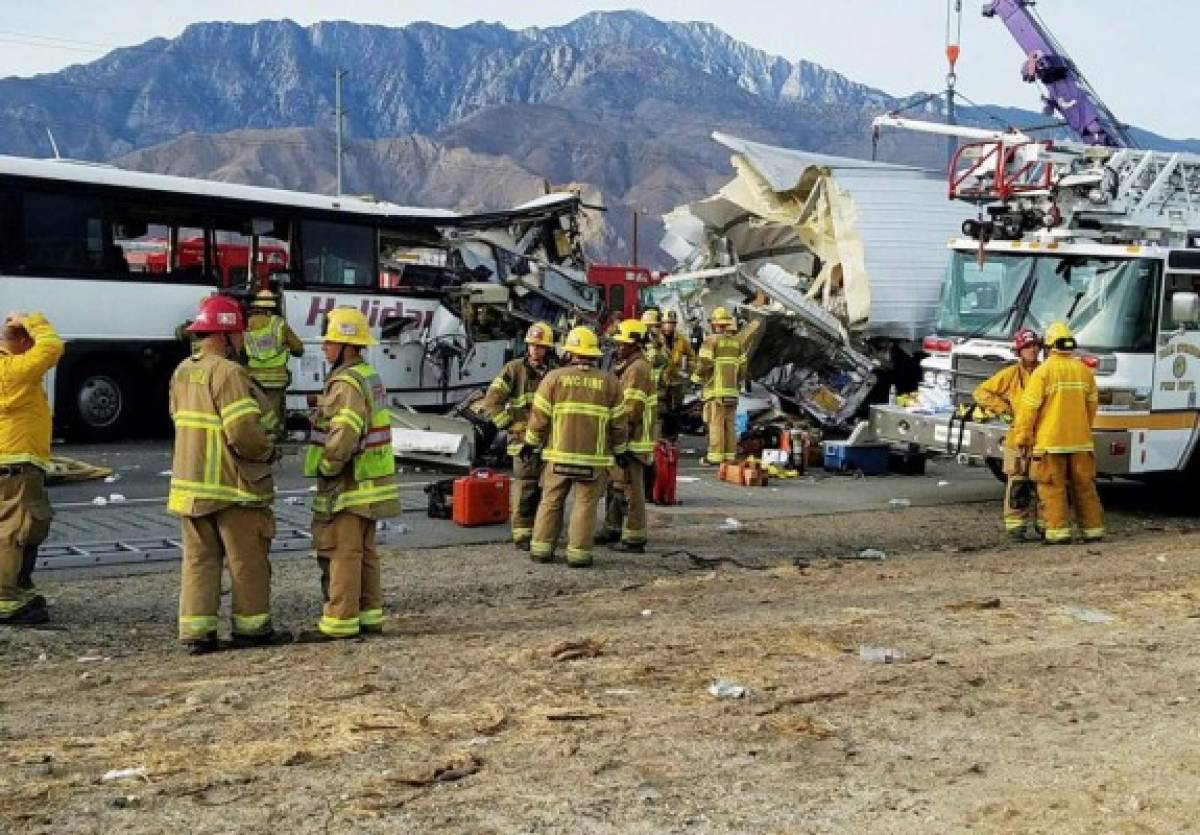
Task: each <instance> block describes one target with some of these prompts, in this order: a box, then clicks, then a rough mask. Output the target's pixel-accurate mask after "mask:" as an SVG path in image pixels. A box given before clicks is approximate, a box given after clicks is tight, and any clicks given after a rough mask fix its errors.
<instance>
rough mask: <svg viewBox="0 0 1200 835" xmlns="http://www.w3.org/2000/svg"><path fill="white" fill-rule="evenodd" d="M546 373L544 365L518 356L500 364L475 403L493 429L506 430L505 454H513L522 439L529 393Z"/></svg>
mask: <svg viewBox="0 0 1200 835" xmlns="http://www.w3.org/2000/svg"><path fill="white" fill-rule="evenodd" d="M545 376H546V372H545V369H544V368H542V369H539V368H538V367H536V366H534V365H532V364H531V363H530V362H529V361H528V359H527V358H525V357H519V358H517V359H515V360H511V361H509V362H507V363H505V364H504V367H503V368H501V369H500V373H499V374H497V375H496V379H494V380H492V384H491V385H490V386H488V389H487V393H486V394H485V395H484V397H483V400H482V401H480V403H479V405H478V406H476V410H477V411H478V412H479V414H481V415H483V416H484V417H486V418H488V419H489V420H491V422H492V423H493V424H495V426H496V428H497V429H506V430H508V454H509V455H516V454H517V452H518V451H519V450H520V449H521V443H522V442H523V441H524V440H525V427H526V426H528V425H529V409H530V407H531V406H532V405H533V395H534V394H535V393H536V392H537V388H538V385H539V384H540V383H541V382H542V379H543V378H544V377H545Z"/></svg>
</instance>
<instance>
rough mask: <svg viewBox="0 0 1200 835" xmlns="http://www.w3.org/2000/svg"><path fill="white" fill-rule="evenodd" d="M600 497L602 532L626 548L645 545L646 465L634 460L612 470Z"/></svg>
mask: <svg viewBox="0 0 1200 835" xmlns="http://www.w3.org/2000/svg"><path fill="white" fill-rule="evenodd" d="M609 472H610V474H611V478H612V480H611V482H610V483H609V485H608V492H607V494H606V495H605V497H604V511H605V512H604V530H605V533H608V534H609V535H610V536H616V535H618V534H619V535H620V537H621V541H622V542H626V543H628V544H630V545H645V544H646V465H645V463H643V462H642V461H639V460H638V459H636V458H635V459H634V460H633V461H631V462H630V464H629V466H628V467H613V468H612V469H611V470H610V471H609Z"/></svg>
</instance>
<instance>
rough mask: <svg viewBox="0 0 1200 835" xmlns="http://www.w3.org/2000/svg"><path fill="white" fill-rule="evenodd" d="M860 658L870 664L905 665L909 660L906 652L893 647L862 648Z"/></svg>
mask: <svg viewBox="0 0 1200 835" xmlns="http://www.w3.org/2000/svg"><path fill="white" fill-rule="evenodd" d="M858 657H859V658H861V659H862V660H863V661H866V662H867V663H868V664H903V663H904V662H905V661H907V660H908V655H907V654H906V653H905V652H904V650H902V649H893V648H892V647H867V646H862V647H859V648H858Z"/></svg>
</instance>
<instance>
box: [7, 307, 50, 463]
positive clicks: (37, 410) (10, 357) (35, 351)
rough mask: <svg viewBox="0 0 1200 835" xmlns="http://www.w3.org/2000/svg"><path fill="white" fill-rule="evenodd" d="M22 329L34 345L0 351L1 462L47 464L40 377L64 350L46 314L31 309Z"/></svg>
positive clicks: (47, 440)
mask: <svg viewBox="0 0 1200 835" xmlns="http://www.w3.org/2000/svg"><path fill="white" fill-rule="evenodd" d="M25 330H26V332H27V333H28V334H29V337H30V338H31V339H32V340H33V347H32V348H30V349H29V350H28V351H26V352H25V353H23V354H7V353H2V352H0V464H33V465H34V466H36V467H40V468H41V469H43V470H46V469H49V467H50V419H51V415H50V402H49V401H48V400H47V399H46V392H45V390H44V389H43V388H42V377H44V376H45V374H46V372H47V371H49V370H50V369H51V368H53V367H54V364H55V363H56V362H58V360H59V357H61V356H62V354H63V342H62V340H61V339H59V338H58V334H57V333H55V332H54V328H52V327H50V323H49V322H47V321H46V317H45V316H43V315H42V314H40V313H31V314H29V316H28V317H27V318H26V319H25Z"/></svg>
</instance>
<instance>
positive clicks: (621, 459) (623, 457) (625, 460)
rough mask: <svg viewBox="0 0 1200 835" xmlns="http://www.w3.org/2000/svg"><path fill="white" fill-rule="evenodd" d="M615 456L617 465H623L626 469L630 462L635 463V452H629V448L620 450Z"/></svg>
mask: <svg viewBox="0 0 1200 835" xmlns="http://www.w3.org/2000/svg"><path fill="white" fill-rule="evenodd" d="M613 457H614V458H615V459H616V461H617V466H618V467H621V468H622V469H624V468H625V467H628V466H629V465H630V464H632V463H633V453H632V452H629V451H628V450H626V451H625V452H618V453H617V454H616V455H615V456H613Z"/></svg>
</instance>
